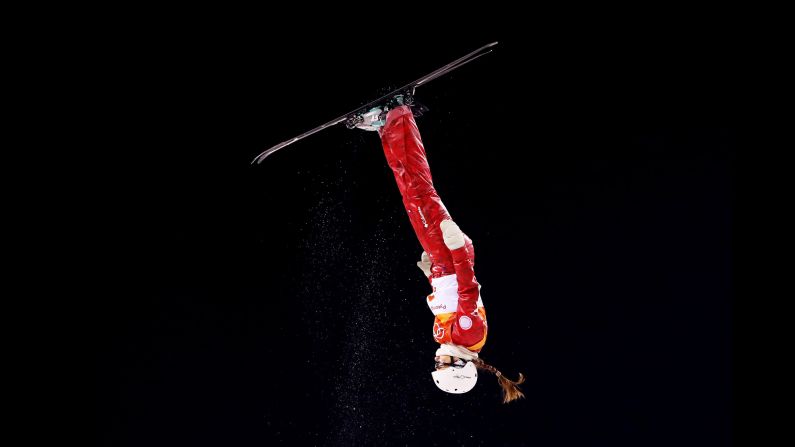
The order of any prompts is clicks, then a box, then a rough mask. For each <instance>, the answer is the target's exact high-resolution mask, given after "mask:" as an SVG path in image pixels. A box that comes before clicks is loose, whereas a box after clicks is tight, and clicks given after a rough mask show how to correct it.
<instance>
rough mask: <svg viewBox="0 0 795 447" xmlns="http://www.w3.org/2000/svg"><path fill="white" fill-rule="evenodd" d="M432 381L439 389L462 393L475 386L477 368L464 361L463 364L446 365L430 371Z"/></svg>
mask: <svg viewBox="0 0 795 447" xmlns="http://www.w3.org/2000/svg"><path fill="white" fill-rule="evenodd" d="M431 376H433V382H434V383H435V384H436V386H437V387H439V389H440V390H442V391H444V392H447V393H453V394H462V393H466V392H467V391H469V390H471V389H472V388H474V387H475V383H477V381H478V370H477V368H476V367H475V364H474V363H472V362H466V365H464V366H452V365H451V366H448V367H447V368H444V369H440V370H437V371H434V372H432V373H431Z"/></svg>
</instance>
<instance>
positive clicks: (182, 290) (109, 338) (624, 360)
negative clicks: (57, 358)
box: [88, 19, 737, 446]
mask: <svg viewBox="0 0 795 447" xmlns="http://www.w3.org/2000/svg"><path fill="white" fill-rule="evenodd" d="M539 20H540V19H536V20H535V21H534V22H532V23H526V24H525V23H523V22H522V21H521V20H507V19H506V20H505V21H504V22H494V23H490V25H491V26H489V27H482V26H478V25H477V24H474V23H472V24H462V25H461V26H460V28H459V29H457V30H456V31H455V32H451V33H449V34H447V33H444V34H443V33H427V32H423V29H422V27H420V26H417V27H411V26H408V25H405V24H401V23H402V22H401V21H398V23H394V22H389V21H387V22H385V24H383V26H367V24H366V23H363V24H362V26H361V29H356V28H348V29H347V30H346V31H345V32H341V31H339V30H336V31H335V30H334V27H333V26H332V27H329V28H328V29H324V30H323V32H319V31H318V30H313V31H309V29H308V28H307V29H298V28H296V29H292V30H291V31H288V32H282V33H275V32H261V31H259V30H260V28H257V27H253V28H247V29H242V30H236V31H231V32H226V31H224V32H218V33H214V32H213V30H212V29H206V27H199V28H200V31H201V32H199V30H194V29H193V28H191V29H190V31H188V30H184V29H181V28H178V29H174V30H173V31H166V30H165V29H171V28H168V27H166V28H158V29H157V30H156V31H152V30H150V29H140V30H138V31H137V32H136V33H135V34H133V35H132V36H130V37H129V38H128V39H123V40H120V41H118V42H114V43H113V44H111V45H108V46H107V47H103V48H104V49H103V50H102V51H103V54H104V55H106V56H107V64H105V65H104V67H103V71H102V72H101V73H98V74H97V75H96V76H97V77H98V78H99V77H101V78H102V79H103V81H102V82H103V84H102V85H103V86H106V87H107V97H106V98H104V99H103V102H105V103H106V104H108V105H112V107H113V110H114V111H117V112H114V113H115V115H114V117H113V119H112V120H108V122H109V123H112V124H108V126H107V127H106V128H105V129H104V130H105V132H104V133H102V134H101V135H102V137H103V138H105V140H106V144H107V147H108V150H109V152H113V155H114V156H113V163H108V164H106V165H104V167H103V168H102V169H101V170H99V171H98V172H95V174H97V179H98V180H96V183H95V184H94V185H93V186H94V188H95V190H94V192H97V190H99V193H100V194H99V199H100V200H99V202H98V205H97V209H96V210H95V211H98V215H99V216H100V218H99V219H100V220H99V222H98V223H97V225H96V227H97V228H99V227H101V228H102V230H101V231H98V232H97V235H99V236H100V239H101V244H102V248H103V250H102V252H103V253H104V255H103V256H102V257H101V258H99V259H100V260H101V261H102V264H103V269H102V272H103V274H102V275H98V277H101V278H102V280H100V281H97V282H96V284H94V285H95V286H97V287H98V289H99V291H100V295H99V298H97V299H96V300H94V301H93V302H92V303H91V306H90V309H91V310H90V313H89V315H88V317H89V319H90V320H91V322H92V326H93V327H92V330H91V345H92V346H93V347H95V353H96V356H95V362H94V368H93V372H94V382H95V391H96V392H95V399H94V402H95V409H96V411H95V414H96V417H95V419H96V423H97V440H98V442H99V443H100V444H101V445H136V446H138V445H146V446H154V445H234V446H246V445H373V444H382V445H450V444H455V445H535V446H557V445H576V446H583V445H610V446H620V445H628V446H629V445H632V446H637V445H644V446H653V445H661V446H662V445H666V446H670V445H680V446H685V445H693V446H696V445H698V446H722V445H729V444H730V439H731V433H732V429H731V427H732V421H731V419H732V416H731V413H732V404H731V384H732V368H731V363H732V350H731V348H732V345H731V338H732V325H731V320H732V315H731V310H732V309H731V305H732V294H733V292H732V268H731V267H732V244H731V242H732V188H733V176H732V172H733V163H734V151H735V144H736V133H735V130H734V127H733V118H734V116H733V110H734V107H735V104H736V101H737V98H736V97H735V93H733V92H734V90H733V89H732V86H733V84H734V83H735V82H736V81H737V80H736V78H735V77H734V75H733V73H734V71H733V68H734V62H733V57H732V52H733V48H732V46H731V45H730V44H729V43H728V41H727V40H726V39H725V36H724V35H722V34H710V33H705V34H704V35H698V36H693V37H692V38H691V37H690V36H688V38H687V39H678V38H677V37H681V36H679V35H678V34H677V32H676V30H672V29H665V28H662V29H660V30H658V31H657V32H655V33H643V32H642V31H641V30H642V28H643V25H644V24H643V23H642V21H640V22H639V23H638V24H637V25H638V28H637V29H635V30H633V31H622V32H615V30H613V29H608V28H600V27H594V28H589V29H581V28H579V27H576V26H571V27H566V26H562V27H559V28H552V29H549V30H545V31H544V32H540V31H538V30H537V29H535V28H534V29H532V30H531V29H529V28H532V26H531V25H538V24H539ZM405 22H406V23H409V24H410V23H411V21H410V20H406V21H405ZM503 25H504V26H503ZM522 25H527V26H528V29H527V30H524V29H522ZM494 40H498V41H500V44H499V45H498V46H497V48H496V49H495V50H494V52H493V53H492V54H489V55H487V56H485V57H483V58H481V59H479V60H477V61H475V62H473V63H471V64H469V65H467V66H465V67H463V68H461V69H459V70H458V71H456V72H454V73H452V74H450V75H448V76H446V77H443V78H440V79H438V80H435V81H433V82H432V83H430V84H428V85H427V86H424V87H421V88H420V89H418V90H417V98H418V100H419V101H420V102H422V103H423V104H425V105H426V106H427V107H428V108H429V109H430V111H429V112H428V113H427V114H426V115H425V116H422V117H420V118H418V120H417V122H418V125H419V127H420V131H421V132H422V136H423V139H424V142H425V147H426V150H427V153H428V158H429V162H430V165H431V168H432V172H433V175H434V180H435V183H436V187H437V190H438V191H439V193H440V195H441V197H442V198H443V200H444V201H445V204H446V206H447V208H448V209H449V211H450V213H451V215H452V217H453V218H454V219H455V220H456V221H457V222H458V223H459V225H460V226H461V227H462V229H463V230H464V231H465V232H466V233H467V234H468V235H469V236H470V237H471V238H472V239H473V241H474V243H475V247H476V250H477V264H476V271H477V276H478V279H479V281H480V283H481V284H482V285H483V290H482V296H483V299H484V302H485V304H486V307H487V309H488V313H489V326H490V332H489V340H488V342H487V344H486V346H485V348H484V350H483V351H482V357H483V358H484V359H485V360H486V361H488V362H489V363H491V364H493V365H495V366H497V367H498V368H499V369H501V370H502V371H503V372H505V373H506V374H508V375H509V376H511V377H513V376H515V375H516V374H517V373H518V372H522V373H524V374H525V376H526V377H527V382H526V383H525V384H524V385H523V387H522V388H523V390H524V392H525V395H526V399H524V400H521V401H518V402H515V403H512V404H510V405H503V404H501V403H500V395H499V388H498V387H497V385H496V383H495V382H496V381H495V380H494V379H493V378H492V377H490V376H487V375H484V376H483V377H482V378H481V380H480V383H479V384H478V385H477V387H476V388H475V389H474V390H473V391H472V392H470V393H468V394H466V395H446V394H444V393H442V392H440V391H438V390H437V389H436V388H435V386H434V385H433V383H432V381H431V380H430V371H431V370H432V357H433V353H434V350H435V349H436V346H437V345H436V344H435V343H434V340H433V338H432V335H431V326H432V316H431V313H430V312H429V311H428V309H427V307H426V305H425V303H424V296H425V294H427V293H428V292H429V286H428V284H427V281H426V280H425V278H424V277H423V275H422V273H421V272H420V271H419V270H418V269H417V267H416V266H415V263H416V261H417V260H418V259H419V254H420V252H421V248H420V246H419V244H418V243H417V241H416V240H415V237H414V234H413V232H412V230H411V227H410V225H409V223H408V219H407V217H406V215H405V211H404V210H403V208H402V204H401V201H400V196H399V193H398V191H397V188H396V186H395V184H394V179H393V178H392V174H391V172H390V171H389V169H388V167H387V166H386V163H385V160H384V157H383V153H382V152H381V148H380V143H379V141H378V138H377V136H376V134H375V133H370V132H364V131H360V130H348V129H345V128H344V126H341V125H338V126H336V127H334V128H331V129H328V130H325V131H324V132H322V133H319V134H316V135H313V136H311V137H309V138H307V139H305V140H303V141H301V142H298V143H295V144H293V145H292V146H289V147H288V148H285V149H283V150H282V151H280V152H278V153H277V154H275V155H273V156H272V157H270V158H269V159H267V160H266V161H265V162H264V163H263V164H261V165H254V166H252V165H250V161H251V160H252V159H253V158H254V157H255V156H256V155H257V154H258V153H259V152H261V151H262V150H264V149H266V148H268V147H270V146H271V145H274V144H276V143H278V142H280V141H283V140H286V139H288V138H291V137H293V136H295V135H298V134H300V133H302V132H304V131H305V130H308V129H310V128H312V127H314V126H316V125H319V124H321V123H323V122H325V121H328V120H330V119H332V118H334V117H336V116H338V115H340V114H342V113H344V112H346V111H349V110H351V109H354V108H356V107H358V106H359V105H361V104H363V103H365V102H367V101H369V100H370V99H373V98H375V97H378V96H380V95H381V94H384V93H386V92H387V91H389V90H391V89H392V88H395V87H398V86H400V85H403V84H405V83H407V82H409V81H411V80H413V79H416V78H418V77H420V76H421V75H424V74H425V73H428V72H430V71H432V70H434V69H436V68H438V67H439V66H441V65H443V64H445V63H447V62H449V61H451V60H453V59H455V58H457V57H459V56H461V55H463V54H465V53H467V52H469V51H471V50H473V49H475V48H477V47H479V46H481V45H483V44H485V43H488V42H491V41H494ZM106 186H107V191H103V189H104V188H105V187H106ZM103 192H105V193H106V194H103Z"/></svg>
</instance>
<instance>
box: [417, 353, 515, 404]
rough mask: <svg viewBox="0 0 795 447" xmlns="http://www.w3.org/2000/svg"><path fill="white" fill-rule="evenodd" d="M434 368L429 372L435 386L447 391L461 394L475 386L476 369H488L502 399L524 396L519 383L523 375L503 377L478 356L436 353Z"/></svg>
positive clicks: (506, 400)
mask: <svg viewBox="0 0 795 447" xmlns="http://www.w3.org/2000/svg"><path fill="white" fill-rule="evenodd" d="M434 360H435V362H436V370H435V371H434V372H432V373H431V376H433V382H434V383H435V384H436V386H437V387H438V388H439V389H440V390H442V391H444V392H447V393H453V394H462V393H466V392H468V391H470V390H471V389H472V388H474V387H475V384H476V383H477V381H478V371H477V370H478V369H480V370H485V371H488V372H490V373H492V374H494V375H495V376H497V383H498V384H499V385H500V387H501V388H502V398H503V399H502V401H503V403H506V404H507V403H508V402H511V401H514V400H516V399H519V398H521V397H524V394H522V392H521V390H519V384H521V383H523V382H524V376H523V375H522V374H521V373H519V379H518V380H517V381H513V380H510V379H508V378H507V377H505V376H504V375H503V374H502V372H500V371H499V370H498V369H497V368H495V367H493V366H491V365H489V364H487V363H486V362H484V361H483V360H481V359H480V358H477V357H475V358H471V359H470V360H465V359H463V358H459V357H455V356H451V355H439V351H437V355H436V357H435V358H434Z"/></svg>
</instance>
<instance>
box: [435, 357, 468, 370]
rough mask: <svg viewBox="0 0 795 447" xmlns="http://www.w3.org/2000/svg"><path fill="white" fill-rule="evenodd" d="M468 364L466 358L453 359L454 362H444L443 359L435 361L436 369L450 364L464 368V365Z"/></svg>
mask: <svg viewBox="0 0 795 447" xmlns="http://www.w3.org/2000/svg"><path fill="white" fill-rule="evenodd" d="M466 364H467V362H466V360H464V359H456V360H453V361H452V362H443V361H441V360H437V361H436V362H435V363H434V367H435V368H436V369H439V368H445V367H448V366H453V367H456V368H463V367H464V366H466Z"/></svg>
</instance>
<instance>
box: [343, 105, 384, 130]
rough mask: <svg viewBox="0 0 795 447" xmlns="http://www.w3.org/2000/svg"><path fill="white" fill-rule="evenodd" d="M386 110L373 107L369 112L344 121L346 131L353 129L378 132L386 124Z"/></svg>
mask: <svg viewBox="0 0 795 447" xmlns="http://www.w3.org/2000/svg"><path fill="white" fill-rule="evenodd" d="M386 112H387V111H386V110H384V109H383V108H381V107H373V108H372V109H370V111H369V112H367V113H363V114H361V115H356V116H352V117H350V118H348V119H347V120H345V126H347V127H348V129H353V128H354V127H355V128H357V129H362V130H378V129H379V128H381V127H383V126H384V124H386Z"/></svg>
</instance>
